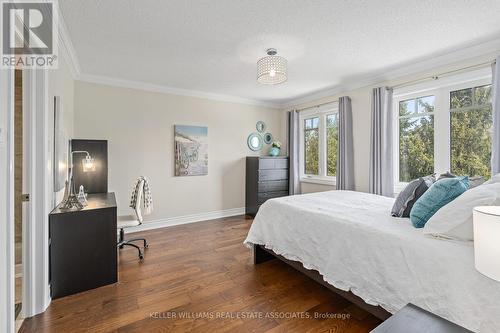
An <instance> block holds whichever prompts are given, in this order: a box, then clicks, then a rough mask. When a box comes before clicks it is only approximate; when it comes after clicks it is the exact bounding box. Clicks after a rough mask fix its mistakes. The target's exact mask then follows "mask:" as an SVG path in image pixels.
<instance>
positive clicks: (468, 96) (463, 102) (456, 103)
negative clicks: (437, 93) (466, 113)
mask: <svg viewBox="0 0 500 333" xmlns="http://www.w3.org/2000/svg"><path fill="white" fill-rule="evenodd" d="M467 106H472V88H467V89H462V90H456V91H452V92H451V93H450V109H458V108H464V107H467Z"/></svg>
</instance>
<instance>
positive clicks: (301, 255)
mask: <svg viewBox="0 0 500 333" xmlns="http://www.w3.org/2000/svg"><path fill="white" fill-rule="evenodd" d="M393 202H394V200H393V199H390V198H386V197H382V196H377V195H373V194H367V193H361V192H350V191H330V192H322V193H314V194H306V195H297V196H290V197H283V198H278V199H273V200H268V201H267V202H266V203H265V204H264V205H262V207H261V208H260V209H259V213H258V214H257V216H256V217H255V220H254V222H253V224H252V227H251V228H250V231H249V233H248V236H247V238H246V240H245V242H244V243H245V245H247V246H251V245H252V244H262V245H265V246H266V248H268V249H272V250H273V251H274V252H276V253H278V254H281V255H282V256H284V257H285V258H287V259H291V260H297V261H300V262H302V264H303V265H304V266H305V267H306V268H309V269H316V270H318V271H319V272H320V273H321V274H322V275H323V277H324V279H325V281H327V282H328V283H330V284H331V285H333V286H335V287H337V288H339V289H342V290H350V291H352V292H353V293H354V294H356V295H358V296H360V297H361V298H363V299H364V300H365V302H366V303H368V304H372V305H380V306H382V307H383V308H384V309H386V310H387V311H389V312H391V313H394V312H396V311H398V310H399V309H401V308H402V307H403V306H404V305H406V304H407V303H410V302H411V303H413V304H416V305H417V306H420V307H422V308H424V309H426V310H429V311H431V312H433V313H436V314H438V315H440V316H442V317H445V318H447V319H449V320H451V321H453V322H455V323H457V324H459V325H462V326H464V327H466V328H468V329H470V330H473V331H479V332H500V283H499V282H496V281H494V280H491V279H489V278H487V277H485V276H483V275H481V274H480V273H479V272H477V271H476V270H475V268H474V254H473V245H472V243H467V242H452V241H446V240H440V239H434V238H429V237H427V236H424V235H423V234H422V231H421V229H415V228H414V227H412V225H411V223H410V221H409V219H401V218H393V217H391V216H390V209H391V207H392V204H393ZM499 242H500V240H499ZM499 260H500V258H499Z"/></svg>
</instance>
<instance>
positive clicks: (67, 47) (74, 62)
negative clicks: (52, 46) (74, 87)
mask: <svg viewBox="0 0 500 333" xmlns="http://www.w3.org/2000/svg"><path fill="white" fill-rule="evenodd" d="M56 4H57V2H56ZM57 9H58V15H59V16H58V25H59V29H58V41H59V52H60V54H62V55H63V56H64V59H66V62H67V64H68V66H69V70H70V72H71V75H72V76H73V79H74V80H76V79H78V77H79V76H80V75H81V69H80V62H79V61H78V56H77V55H76V51H75V48H74V46H73V43H72V42H71V38H70V36H69V33H68V28H67V26H66V23H65V22H64V18H63V15H62V11H61V8H59V7H58V8H57Z"/></svg>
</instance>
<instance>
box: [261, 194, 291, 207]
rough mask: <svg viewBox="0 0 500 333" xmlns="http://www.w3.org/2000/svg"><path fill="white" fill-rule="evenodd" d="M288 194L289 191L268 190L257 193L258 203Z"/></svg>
mask: <svg viewBox="0 0 500 333" xmlns="http://www.w3.org/2000/svg"><path fill="white" fill-rule="evenodd" d="M287 195H288V191H277V192H266V193H259V194H258V195H257V203H258V204H259V205H260V204H263V203H264V202H265V201H267V200H269V199H273V198H279V197H286V196H287Z"/></svg>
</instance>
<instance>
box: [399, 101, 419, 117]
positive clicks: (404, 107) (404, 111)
mask: <svg viewBox="0 0 500 333" xmlns="http://www.w3.org/2000/svg"><path fill="white" fill-rule="evenodd" d="M415 112H416V109H415V100H414V99H410V100H407V101H402V102H399V115H400V116H407V115H410V114H413V113H415Z"/></svg>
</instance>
